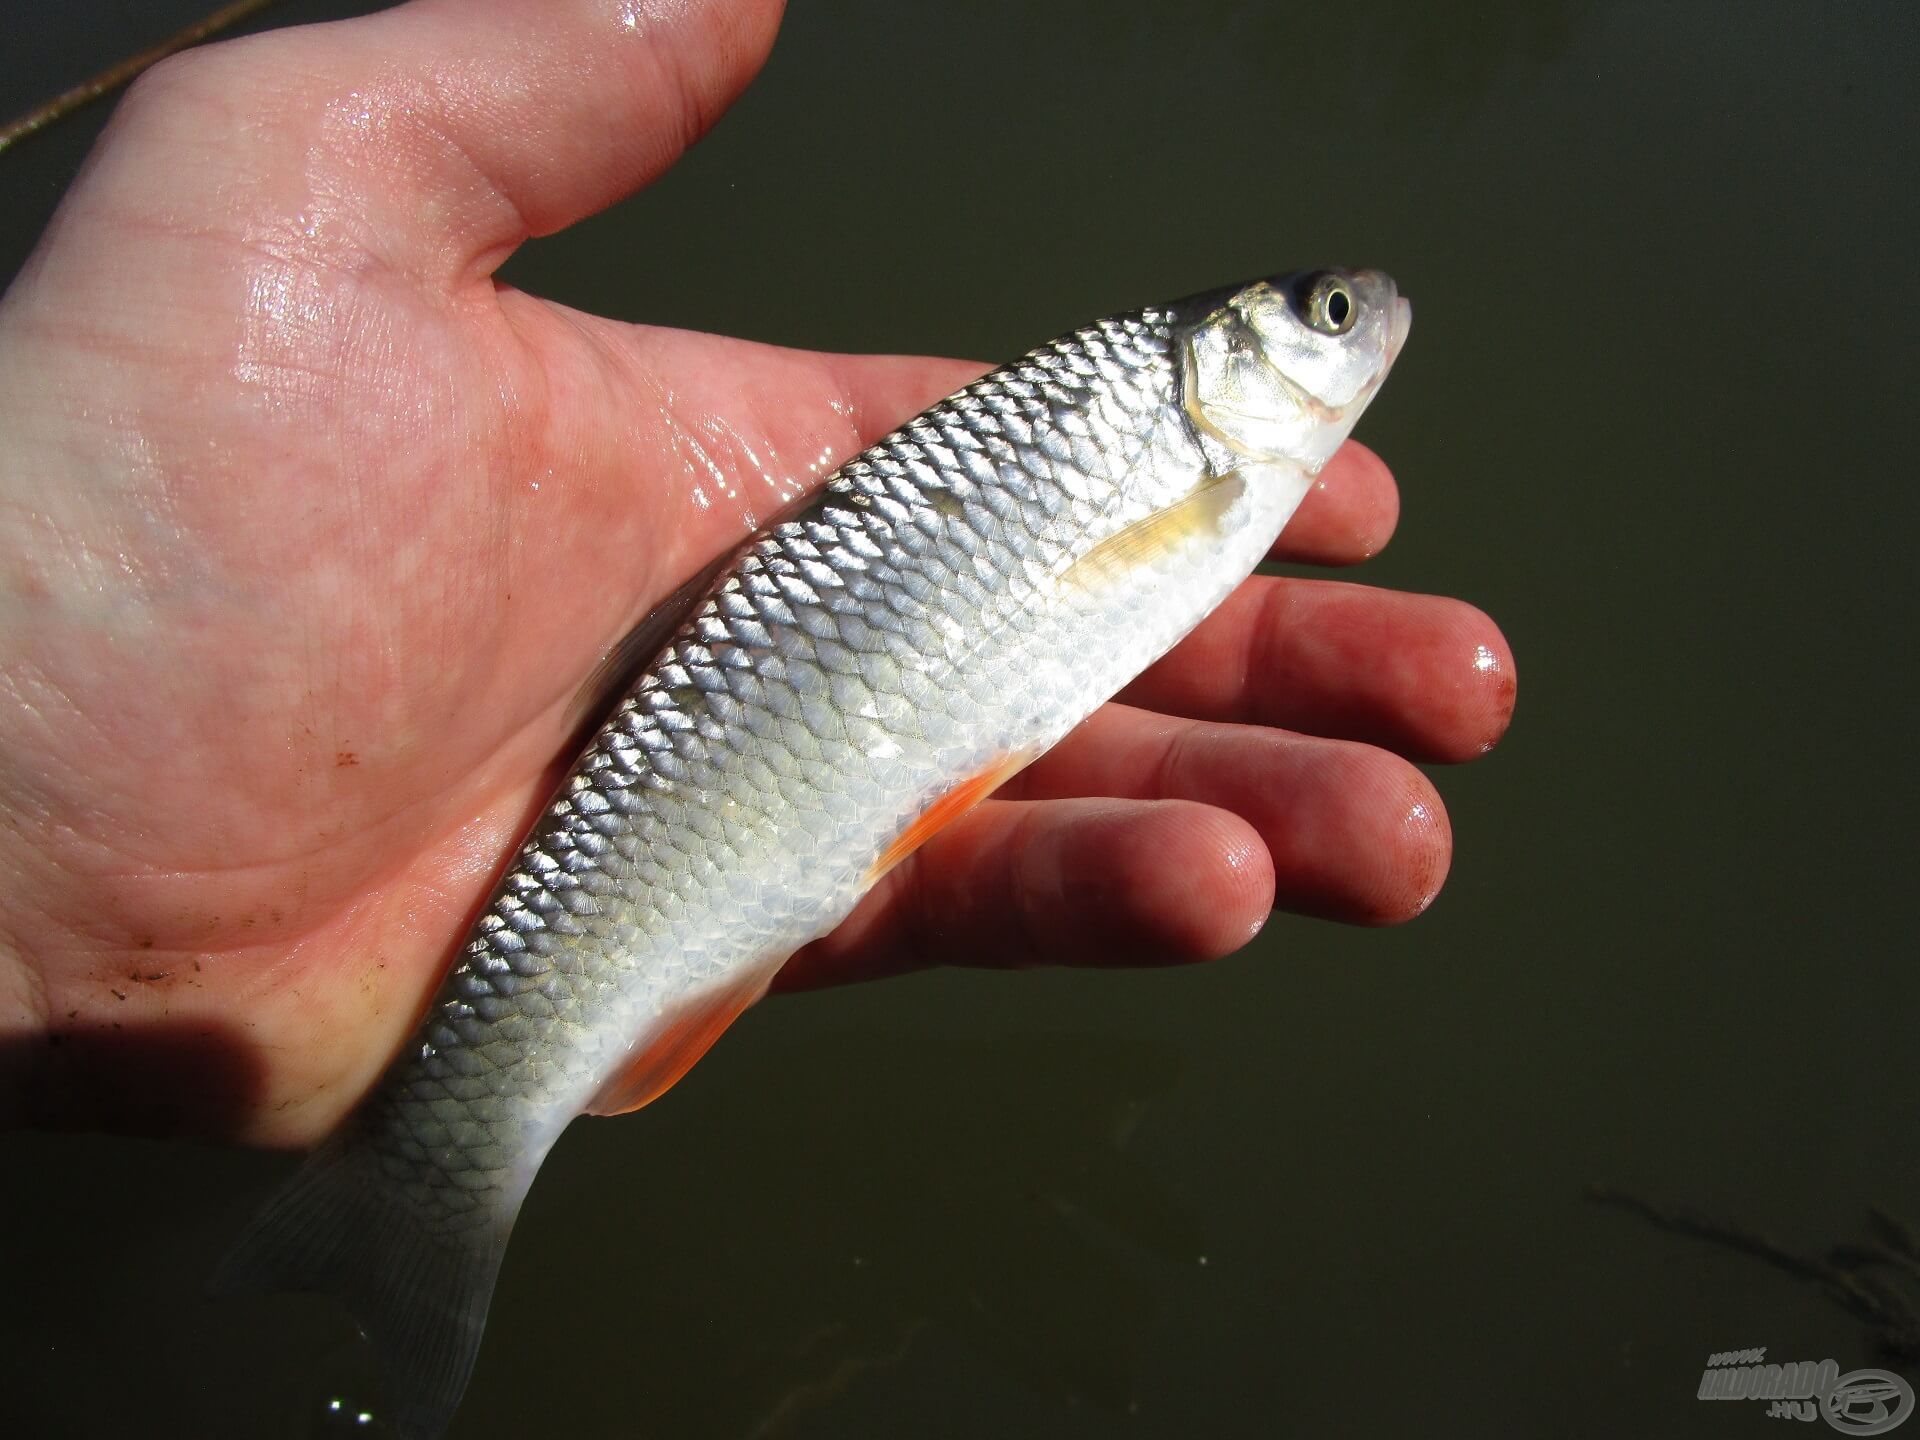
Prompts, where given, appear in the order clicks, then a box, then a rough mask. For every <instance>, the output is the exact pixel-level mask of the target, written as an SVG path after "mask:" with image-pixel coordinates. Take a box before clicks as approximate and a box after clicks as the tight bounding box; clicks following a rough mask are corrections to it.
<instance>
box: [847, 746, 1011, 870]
mask: <svg viewBox="0 0 1920 1440" xmlns="http://www.w3.org/2000/svg"><path fill="white" fill-rule="evenodd" d="M1032 759H1033V756H1031V755H1024V754H1023V755H1009V756H1007V757H1006V758H1005V759H1002V760H999V761H996V762H995V763H994V764H993V765H990V766H989V767H988V768H986V769H985V770H982V771H981V772H980V773H979V774H978V775H974V776H970V777H969V778H967V779H965V780H962V781H961V782H960V783H959V784H958V785H956V786H954V787H953V788H952V789H951V790H949V791H947V793H946V794H944V795H942V796H941V797H940V798H939V799H938V800H936V801H934V802H933V804H931V805H929V806H928V807H927V809H926V812H925V813H924V814H923V815H921V817H920V818H919V819H918V820H916V821H914V822H913V823H912V824H911V825H909V826H907V828H906V829H905V830H902V831H901V832H900V834H899V836H898V838H896V839H895V840H894V842H893V843H892V844H891V845H889V846H887V848H886V849H885V850H882V851H881V852H880V858H879V859H878V860H876V861H874V862H873V868H872V869H871V870H869V871H868V872H867V882H868V883H869V884H871V883H872V882H873V881H875V880H878V879H879V878H880V877H881V876H882V875H884V874H886V873H887V872H888V871H889V870H891V869H893V867H894V866H896V865H898V864H899V863H900V862H901V861H902V860H904V859H906V858H907V857H908V856H909V855H911V854H913V852H914V851H916V850H918V849H919V848H920V847H921V846H922V845H924V844H926V843H927V841H929V840H931V839H932V838H933V837H934V836H936V835H938V834H939V833H940V832H941V831H942V830H944V829H946V828H947V827H948V826H949V825H951V824H953V822H954V821H956V820H958V819H959V818H960V817H961V816H962V815H964V814H966V813H967V812H968V811H969V810H971V809H973V807H974V806H976V805H978V804H979V803H980V802H981V801H982V800H984V799H986V798H987V796H989V795H991V794H992V793H993V792H994V791H996V790H998V789H999V788H1000V787H1001V786H1002V785H1004V784H1006V783H1007V781H1009V780H1011V779H1012V778H1013V777H1014V776H1015V775H1018V774H1019V773H1020V772H1021V771H1022V770H1024V769H1026V768H1027V762H1028V761H1030V760H1032Z"/></svg>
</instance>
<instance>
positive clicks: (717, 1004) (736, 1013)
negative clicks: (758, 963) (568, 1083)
mask: <svg viewBox="0 0 1920 1440" xmlns="http://www.w3.org/2000/svg"><path fill="white" fill-rule="evenodd" d="M770 979H771V977H770V976H767V975H764V974H762V975H758V976H756V977H755V978H753V979H752V980H750V981H748V982H747V983H746V984H743V985H736V986H732V987H730V988H728V989H725V990H720V991H716V992H715V993H714V994H712V995H709V996H706V997H703V998H702V999H700V1000H698V1001H696V1002H694V1003H692V1004H690V1005H688V1006H687V1007H686V1008H685V1009H683V1010H681V1011H680V1012H679V1013H678V1014H676V1015H673V1016H671V1017H670V1018H668V1019H667V1020H666V1022H665V1024H664V1025H663V1027H662V1028H661V1029H660V1031H659V1032H658V1033H657V1034H655V1035H654V1037H653V1038H652V1040H650V1041H649V1042H648V1044H647V1046H646V1048H645V1049H644V1050H642V1051H640V1052H639V1053H637V1054H636V1055H634V1056H633V1057H632V1058H631V1059H629V1060H628V1062H627V1064H626V1067H625V1068H624V1069H622V1070H621V1071H620V1072H619V1073H618V1074H616V1075H613V1076H611V1077H609V1078H608V1080H607V1083H606V1084H605V1085H603V1086H602V1087H601V1088H600V1093H599V1094H598V1095H596V1096H594V1097H593V1101H592V1103H591V1104H589V1105H588V1106H587V1114H589V1115H625V1114H626V1113H627V1112H628V1111H630V1110H638V1109H639V1108H640V1107H641V1106H642V1105H647V1104H651V1103H652V1102H653V1101H655V1100H658V1099H659V1098H660V1097H661V1096H662V1095H664V1094H666V1093H667V1091H669V1090H671V1089H672V1088H673V1087H674V1086H675V1085H676V1084H678V1083H679V1081H680V1077H681V1076H682V1075H685V1074H686V1073H687V1071H689V1070H691V1069H692V1068H693V1067H694V1065H695V1064H696V1063H697V1062H698V1061H699V1059H700V1057H701V1056H702V1055H704V1054H706V1053H707V1051H708V1049H710V1048H711V1047H712V1045H713V1042H714V1041H716V1040H718V1039H719V1038H720V1037H721V1035H722V1034H724V1033H725V1031H726V1028H727V1027H728V1026H729V1025H731V1024H733V1022H734V1021H735V1020H738V1019H739V1018H740V1015H741V1012H742V1011H744V1010H745V1009H746V1008H747V1007H748V1006H749V1005H751V1004H753V1002H754V1001H756V1000H758V999H759V998H760V997H761V996H762V995H764V994H766V993H767V984H768V982H769V980H770Z"/></svg>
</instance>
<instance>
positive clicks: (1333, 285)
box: [1300, 275, 1360, 335]
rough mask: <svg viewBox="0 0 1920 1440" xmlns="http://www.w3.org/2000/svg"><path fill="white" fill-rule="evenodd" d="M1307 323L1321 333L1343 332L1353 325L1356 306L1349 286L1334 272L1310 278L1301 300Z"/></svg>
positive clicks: (1342, 333) (1351, 288)
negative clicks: (1314, 278)
mask: <svg viewBox="0 0 1920 1440" xmlns="http://www.w3.org/2000/svg"><path fill="white" fill-rule="evenodd" d="M1300 308H1301V310H1302V312H1303V313H1304V318H1305V320H1306V322H1307V324H1309V325H1311V326H1312V327H1313V328H1314V329H1316V330H1318V331H1319V332H1320V333H1321V334H1322V335H1344V334H1346V333H1347V331H1349V330H1351V329H1352V328H1353V321H1354V314H1355V312H1356V311H1357V310H1358V309H1359V308H1360V307H1359V306H1358V304H1356V303H1355V301H1354V298H1353V287H1352V286H1350V285H1348V284H1347V282H1346V281H1345V280H1342V279H1341V278H1340V277H1339V276H1338V275H1322V276H1321V277H1320V278H1319V279H1318V280H1316V281H1314V283H1313V288H1312V289H1310V290H1309V291H1307V294H1306V298H1305V299H1304V301H1302V303H1301V307H1300Z"/></svg>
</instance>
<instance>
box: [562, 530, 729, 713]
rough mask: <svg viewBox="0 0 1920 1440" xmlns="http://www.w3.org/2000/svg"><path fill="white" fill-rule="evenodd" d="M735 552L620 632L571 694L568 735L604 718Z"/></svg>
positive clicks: (688, 613)
mask: <svg viewBox="0 0 1920 1440" xmlns="http://www.w3.org/2000/svg"><path fill="white" fill-rule="evenodd" d="M739 553H740V552H739V551H738V550H729V551H727V552H726V554H724V555H722V556H720V558H719V559H717V560H714V561H712V562H710V563H709V564H708V565H707V566H705V567H704V568H703V569H702V570H701V571H700V573H699V574H697V575H695V576H694V577H693V578H692V579H691V580H689V581H687V583H686V584H684V585H682V586H681V587H680V588H679V589H678V590H675V591H674V592H673V593H672V594H671V595H669V596H667V598H666V599H664V600H662V601H661V602H660V603H659V604H658V605H656V606H654V607H653V609H652V610H651V611H649V612H648V614H647V616H646V618H645V619H643V620H641V622H640V623H639V624H638V625H635V626H634V627H633V628H632V629H631V630H629V631H627V633H626V634H625V635H622V636H621V637H620V639H619V640H618V641H616V642H615V644H614V646H613V648H612V649H611V650H609V651H607V653H606V654H605V655H603V656H601V657H600V663H599V664H598V665H595V666H594V667H593V670H592V671H591V672H590V673H589V674H588V676H587V678H586V679H585V680H583V681H581V682H580V688H579V689H578V690H576V691H574V692H573V699H572V701H570V702H569V704H568V706H567V721H568V724H567V730H568V732H569V733H570V734H574V735H576V736H577V737H578V738H579V739H580V740H581V742H582V743H584V742H585V740H586V734H587V732H589V731H591V730H593V729H594V728H595V727H596V726H598V725H599V724H600V722H601V721H602V720H604V719H606V718H607V712H608V711H610V710H612V709H613V707H614V706H615V705H617V704H618V703H619V702H620V700H621V699H622V698H623V697H624V696H625V695H626V693H627V691H629V690H631V689H632V688H633V687H634V684H635V682H636V681H638V680H639V679H640V677H641V675H643V674H644V673H646V669H647V667H648V666H649V665H651V664H652V663H653V662H654V659H655V658H656V657H657V656H658V655H659V654H660V652H661V651H662V650H664V649H666V648H667V642H668V641H669V640H671V639H672V638H673V633H674V631H676V630H678V629H679V628H680V627H681V626H682V625H684V624H685V623H686V622H687V618H688V617H689V616H691V615H692V614H693V612H694V611H695V610H696V609H698V608H699V605H700V602H701V601H702V600H704V599H706V598H707V592H708V591H710V590H712V589H713V586H714V582H715V581H717V580H718V579H719V578H720V576H721V573H722V572H723V571H725V570H726V568H727V566H729V565H730V564H732V563H733V560H734V557H735V556H737V555H738V554H739Z"/></svg>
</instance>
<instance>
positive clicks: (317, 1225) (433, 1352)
mask: <svg viewBox="0 0 1920 1440" xmlns="http://www.w3.org/2000/svg"><path fill="white" fill-rule="evenodd" d="M518 1210H519V1199H518V1197H517V1196H516V1197H515V1198H514V1200H513V1202H512V1203H511V1204H510V1205H507V1206H503V1207H500V1210H499V1213H496V1214H495V1215H493V1216H491V1217H489V1220H488V1221H486V1222H484V1223H478V1224H467V1225H465V1226H464V1227H463V1228H459V1229H455V1228H451V1227H447V1226H436V1225H435V1224H433V1223H432V1222H431V1220H430V1219H429V1218H425V1217H424V1216H423V1212H422V1211H421V1209H420V1207H418V1206H416V1205H414V1204H412V1203H411V1202H410V1201H409V1200H408V1198H407V1197H406V1195H405V1194H404V1193H402V1191H401V1190H400V1188H399V1186H398V1185H397V1184H396V1182H394V1181H393V1180H392V1179H390V1178H389V1177H388V1176H386V1175H385V1174H384V1173H383V1172H382V1170H381V1168H380V1166H379V1164H378V1161H377V1159H376V1158H375V1157H374V1156H373V1155H371V1154H369V1153H368V1152H367V1151H366V1150H364V1149H362V1148H360V1147H359V1146H356V1145H355V1144H354V1143H353V1142H352V1140H351V1139H346V1138H341V1139H336V1140H333V1141H330V1142H328V1144H326V1145H325V1146H323V1147H322V1148H321V1149H320V1150H318V1151H316V1152H315V1153H314V1155H313V1156H312V1158H311V1159H309V1160H308V1161H307V1163H306V1164H305V1165H304V1166H302V1167H301V1168H300V1170H299V1171H298V1173H296V1174H295V1175H294V1177H293V1178H292V1179H291V1180H289V1181H288V1182H287V1183H286V1185H285V1186H284V1187H283V1188H282V1189H281V1190H280V1191H279V1192H278V1193H277V1194H276V1195H274V1197H273V1198H272V1199H271V1200H269V1201H268V1202H267V1204H266V1206H265V1208H264V1209H262V1210H261V1212H260V1214H259V1215H258V1216H256V1217H255V1219H254V1221H253V1224H252V1225H251V1226H250V1227H249V1228H248V1230H247V1232H246V1233H245V1234H244V1235H242V1236H241V1238H240V1241H239V1243H238V1244H236V1245H235V1246H234V1248H233V1251H232V1252H231V1253H230V1254H229V1255H228V1256H227V1258H226V1259H225V1261H223V1262H222V1263H221V1266H220V1269H219V1270H218V1272H216V1274H215V1275H214V1278H213V1288H214V1290H215V1291H216V1292H221V1293H250V1292H258V1291H272V1290H320V1291H325V1292H327V1293H329V1294H333V1295H338V1296H339V1297H340V1298H341V1299H342V1300H343V1301H344V1302H345V1303H346V1306H347V1308H348V1310H349V1311H350V1312H351V1313H352V1315H353V1318H354V1319H355V1320H356V1321H357V1322H358V1323H359V1325H360V1330H361V1333H362V1334H364V1335H365V1336H366V1337H367V1339H368V1341H369V1342H370V1343H371V1344H372V1345H373V1347H374V1351H375V1355H376V1357H377V1359H378V1361H379V1363H380V1366H381V1368H382V1369H383V1370H384V1371H385V1372H386V1375H387V1379H388V1381H389V1383H390V1384H391V1386H392V1388H393V1403H394V1405H395V1407H396V1408H395V1413H394V1416H393V1418H394V1420H395V1422H396V1424H397V1427H398V1428H399V1430H400V1432H401V1433H402V1434H403V1435H405V1436H407V1437H408V1440H436V1437H437V1436H439V1435H440V1433H441V1432H442V1431H443V1430H445V1429H446V1427H447V1424H448V1422H450V1421H451V1420H452V1419H453V1412H454V1410H455V1409H456V1408H457V1407H458V1406H459V1404H460V1396H461V1393H462V1392H463V1391H464V1390H465V1389H466V1388H467V1377H468V1376H469V1375H471V1374H472V1373H473V1361H474V1356H475V1355H476V1354H477V1353H478V1352H479V1349H480V1335H481V1331H482V1330H483V1329H484V1328H485V1326H486V1322H487V1302H488V1301H489V1300H490V1299H491V1298H492V1296H493V1282H494V1279H495V1277H496V1276H497V1275H498V1274H499V1273H500V1258H501V1256H502V1255H503V1254H504V1253H505V1251H506V1246H507V1234H508V1232H509V1231H510V1230H511V1229H512V1227H513V1219H514V1215H515V1214H517V1213H518ZM461 1218H462V1221H463V1222H470V1221H471V1220H472V1219H473V1218H474V1217H471V1216H463V1217H461Z"/></svg>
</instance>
